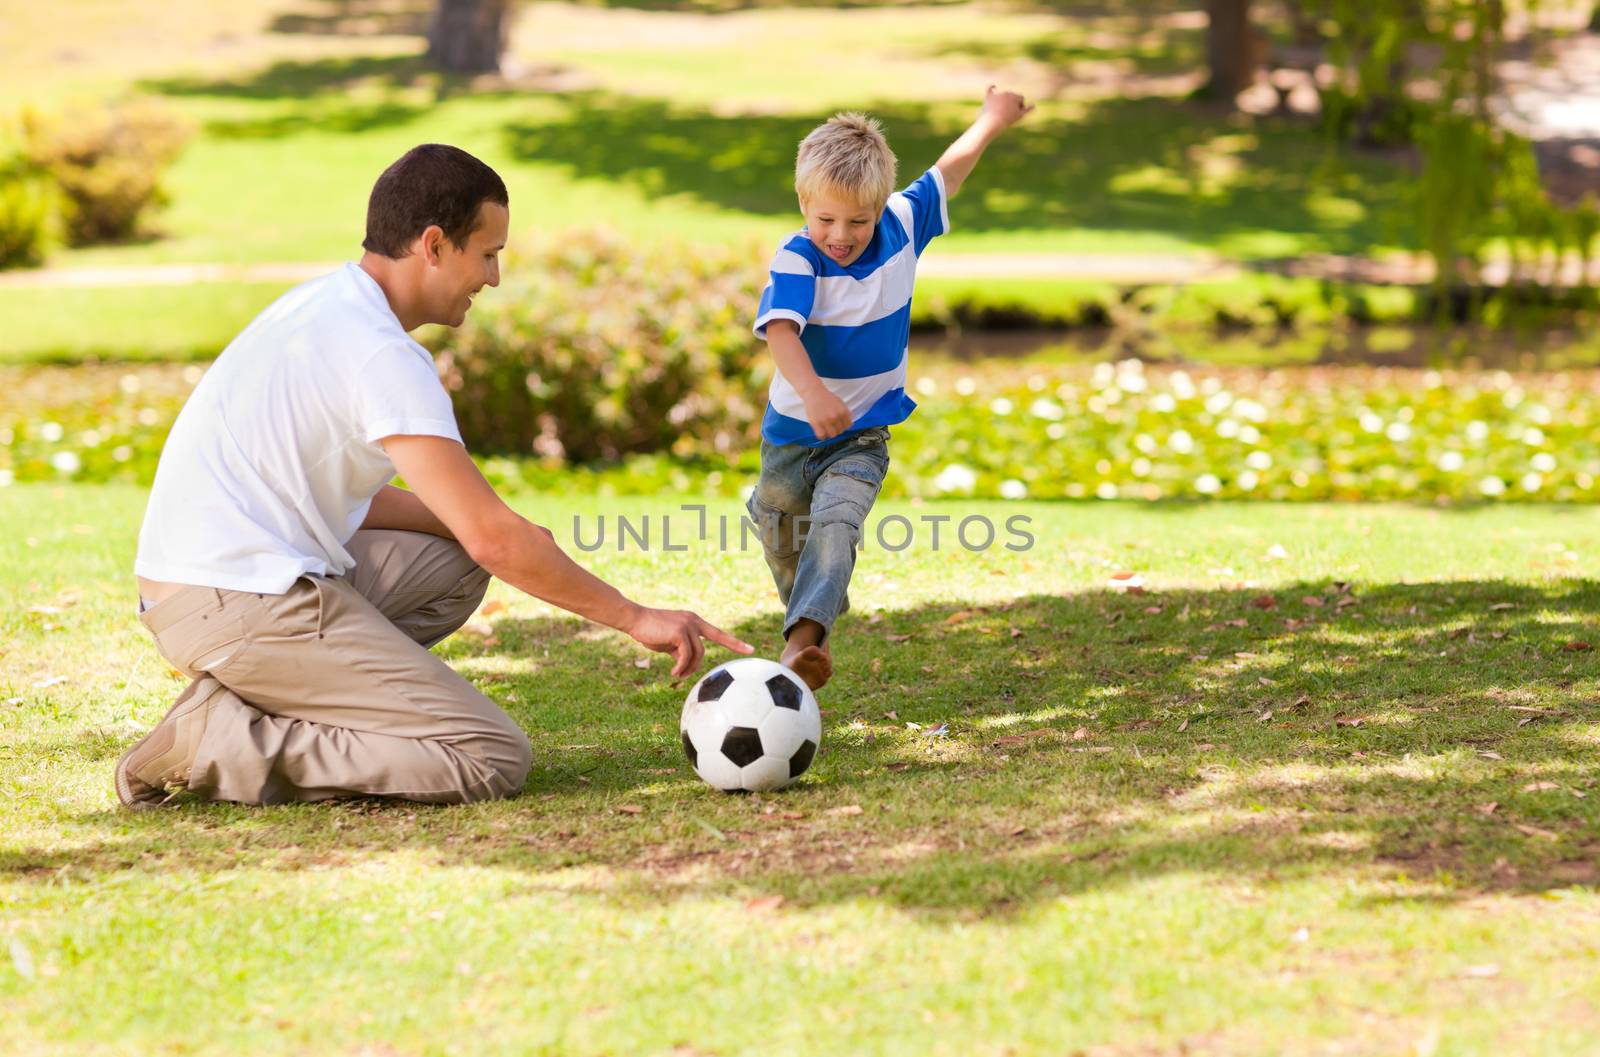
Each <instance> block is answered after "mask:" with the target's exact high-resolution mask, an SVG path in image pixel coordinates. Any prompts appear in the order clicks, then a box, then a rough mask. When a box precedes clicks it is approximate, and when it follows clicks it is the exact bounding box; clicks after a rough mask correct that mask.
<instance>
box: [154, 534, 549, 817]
mask: <svg viewBox="0 0 1600 1057" xmlns="http://www.w3.org/2000/svg"><path fill="white" fill-rule="evenodd" d="M346 547H347V549H348V550H349V551H350V553H351V554H352V555H353V556H354V557H355V559H356V566H355V568H354V569H352V570H350V571H349V572H348V573H346V574H344V575H343V576H338V577H323V576H303V577H301V578H300V579H299V580H297V581H295V583H294V585H293V586H292V587H291V588H290V589H289V590H288V591H287V592H285V593H284V594H281V595H258V594H254V593H252V592H245V591H228V590H219V589H217V588H211V587H189V588H185V589H184V590H182V591H179V592H177V593H176V594H174V595H172V596H170V597H168V598H166V599H164V600H163V601H162V602H160V603H158V604H157V605H155V606H152V607H151V608H150V609H148V610H146V611H145V612H144V613H142V614H140V619H141V620H142V621H143V622H144V624H145V626H146V627H147V628H149V629H150V632H151V634H153V635H154V636H155V640H156V645H157V647H158V648H159V649H160V650H161V653H162V655H163V656H164V657H166V659H167V660H168V661H170V662H171V663H172V665H173V666H174V667H176V668H177V669H179V670H180V671H182V672H183V673H184V674H185V675H187V676H189V677H190V678H191V679H193V680H194V681H193V682H192V683H190V684H189V687H188V689H186V690H184V692H183V695H182V697H180V698H179V700H183V698H186V697H189V696H190V695H194V694H201V695H205V696H208V697H211V698H213V699H214V700H213V701H212V703H211V706H210V708H211V711H210V717H209V719H208V720H207V722H206V728H205V734H204V735H203V737H202V738H201V741H200V748H199V752H198V754H197V755H196V757H195V761H194V767H193V769H192V770H191V773H190V778H189V789H190V791H192V792H195V793H198V794H200V795H201V796H204V797H207V798H209V799H212V800H229V801H235V802H238V803H242V804H279V803H285V802H288V801H296V800H326V799H330V798H333V797H340V796H385V797H398V798H401V799H405V800H417V801H422V802H425V803H435V804H460V803H467V802H469V801H474V800H489V799H494V798H498V797H503V796H507V795H509V794H511V793H513V792H515V791H516V790H517V789H518V788H520V787H521V785H522V783H523V781H524V780H525V779H526V778H527V776H528V769H529V767H530V766H531V763H532V751H531V749H530V747H529V744H528V737H527V735H526V734H524V733H523V732H522V730H521V728H520V727H518V726H517V724H516V723H515V721H513V720H512V719H511V717H509V716H507V715H506V714H505V713H504V712H502V711H501V710H500V709H499V708H498V707H497V706H496V705H495V704H494V702H492V701H490V700H489V699H488V698H487V697H485V696H484V695H483V694H481V693H479V692H478V690H477V689H476V688H474V687H473V686H472V684H470V683H468V682H467V681H466V680H465V679H463V678H462V677H461V676H459V675H457V674H456V673H455V671H454V670H452V669H451V668H450V666H449V665H447V664H445V663H444V662H443V661H442V660H440V659H439V658H438V657H435V656H434V655H433V654H432V653H429V652H428V647H429V646H432V645H433V644H434V643H436V642H438V641H439V640H441V639H443V638H444V637H445V636H446V635H449V634H450V633H451V632H452V631H454V630H456V629H457V628H458V627H460V626H461V625H462V624H463V623H465V622H466V620H467V618H468V617H469V616H471V615H472V613H473V611H474V610H476V609H477V607H478V604H479V603H480V602H482V601H483V594H484V591H485V590H486V589H487V588H488V585H489V574H488V573H487V572H485V571H484V570H483V569H482V568H480V567H479V566H478V565H477V564H476V563H475V562H473V561H472V559H471V558H470V557H468V556H467V553H466V551H465V550H463V549H462V548H461V546H460V545H459V544H457V543H455V542H453V541H451V540H446V539H441V538H439V537H437V536H430V535H427V534H425V533H421V532H401V531H394V530H388V529H374V530H363V531H360V532H357V533H356V534H355V536H354V537H353V538H352V539H351V541H350V542H349V543H348V544H346Z"/></svg>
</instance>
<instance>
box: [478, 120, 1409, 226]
mask: <svg viewBox="0 0 1600 1057" xmlns="http://www.w3.org/2000/svg"><path fill="white" fill-rule="evenodd" d="M567 101H568V102H569V103H570V105H571V111H570V116H569V118H568V119H567V120H565V121H553V122H547V123H538V124H535V123H524V124H516V123H513V124H511V125H510V126H508V128H507V130H506V135H507V138H508V142H509V146H510V149H511V151H512V152H513V153H514V154H515V155H516V156H517V157H519V158H522V159H524V160H527V161H531V162H542V163H546V164H554V165H560V166H563V167H565V168H567V169H569V170H570V171H571V172H572V173H573V174H574V175H576V176H580V177H587V178H602V179H608V180H616V181H620V182H625V183H631V184H634V185H635V186H637V187H639V188H640V189H641V190H642V191H644V192H645V193H647V194H650V195H656V196H667V195H687V196H690V197H693V198H696V199H699V200H701V201H704V202H707V203H709V204H712V205H716V206H720V207H723V208H728V209H738V210H743V211H746V212H750V213H758V214H773V213H791V212H792V213H795V214H796V216H797V217H798V211H797V209H796V206H795V201H794V192H793V190H792V187H793V178H794V173H793V167H794V150H795V144H796V143H798V142H799V141H800V139H801V138H802V137H804V136H805V134H806V133H807V132H809V131H810V130H811V129H812V128H814V127H815V126H816V125H817V124H818V123H820V122H822V121H824V120H826V119H827V117H828V116H829V113H828V112H821V111H819V112H815V113H803V114H792V115H773V114H747V115H740V116H737V117H721V116H718V115H715V114H712V113H710V112H707V111H704V110H699V109H689V108H683V107H677V106H674V105H672V104H671V103H670V102H668V101H665V100H658V99H638V98H629V97H621V96H612V95H609V94H605V93H599V92H587V93H572V94H571V95H569V96H568V97H567ZM869 109H870V110H871V111H872V112H873V113H874V114H875V115H876V116H878V117H879V118H881V119H882V120H883V122H884V125H885V130H886V132H887V134H888V136H889V141H890V143H891V144H892V145H893V146H894V149H895V152H896V153H897V154H898V156H899V157H900V159H901V168H902V172H901V180H902V182H909V181H910V179H912V178H913V177H915V176H916V175H917V174H918V173H920V172H921V171H922V170H923V168H924V167H926V166H928V165H931V164H932V163H933V161H934V160H935V159H936V158H938V156H939V154H940V153H941V152H942V151H943V149H944V148H945V147H946V146H947V145H948V144H949V142H950V140H951V139H952V138H953V137H954V136H955V135H956V134H957V133H958V132H959V131H960V125H961V123H962V121H963V120H964V117H965V115H966V110H965V109H964V108H963V109H960V110H959V112H956V111H954V110H951V109H950V108H948V107H945V108H936V107H932V106H927V105H920V104H905V103H883V104H879V105H875V106H871V107H870V108H869ZM985 158H986V160H985V165H984V168H985V171H986V172H988V173H989V175H988V176H987V177H986V178H985V179H984V180H982V181H979V182H978V183H977V184H975V185H974V188H973V190H971V191H968V192H967V193H966V194H965V195H963V196H962V197H961V199H960V202H959V205H957V206H955V207H954V208H953V210H952V212H953V218H952V219H953V224H954V225H955V226H956V227H957V228H958V229H959V230H962V231H968V232H974V231H983V232H993V231H1015V230H1030V229H1051V228H1084V229H1090V230H1096V229H1099V230H1116V231H1140V230H1144V231H1151V232H1162V233H1165V234H1167V235H1171V236H1177V237H1181V238H1185V239H1188V240H1192V241H1195V242H1198V243H1202V244H1214V243H1218V242H1220V241H1222V240H1224V239H1226V238H1229V237H1233V236H1248V235H1251V234H1254V233H1256V232H1260V231H1277V232H1286V233H1291V234H1293V235H1295V236H1298V237H1299V238H1301V239H1309V240H1311V243H1312V244H1313V245H1314V246H1316V247H1319V248H1322V249H1325V250H1327V251H1328V252H1355V251H1358V250H1361V249H1364V248H1367V247H1370V246H1372V245H1374V244H1376V243H1378V242H1380V241H1387V238H1388V237H1390V236H1392V232H1390V231H1387V230H1385V224H1384V223H1383V220H1382V218H1383V217H1384V216H1385V215H1390V214H1393V211H1394V210H1395V209H1396V208H1397V207H1398V205H1399V204H1400V202H1401V198H1402V191H1403V187H1402V179H1401V177H1402V174H1401V172H1400V170H1398V169H1396V168H1393V167H1389V166H1384V165H1381V164H1378V163H1371V162H1367V161H1351V162H1350V163H1349V164H1350V165H1351V166H1352V171H1351V173H1350V176H1351V180H1352V181H1354V180H1355V179H1356V177H1357V176H1358V175H1359V177H1360V185H1359V188H1357V186H1356V184H1355V183H1354V182H1352V183H1351V184H1350V193H1351V195H1353V196H1358V197H1359V199H1360V201H1361V203H1362V204H1361V206H1360V207H1358V208H1356V209H1355V210H1354V211H1347V212H1345V213H1338V214H1330V212H1329V211H1328V209H1327V208H1326V205H1325V203H1324V202H1323V201H1321V198H1322V196H1324V195H1325V192H1326V188H1327V186H1328V183H1327V182H1326V181H1325V180H1324V179H1323V178H1322V177H1319V176H1318V170H1319V167H1321V166H1322V165H1324V164H1325V163H1326V162H1327V160H1328V156H1327V153H1326V145H1325V143H1324V142H1323V141H1322V140H1321V139H1320V138H1319V137H1318V136H1317V135H1316V134H1315V133H1314V132H1311V131H1309V130H1307V129H1305V128H1303V127H1301V126H1299V125H1296V124H1293V123H1284V122H1277V121H1273V120H1260V119H1258V120H1246V119H1241V118H1238V117H1236V116H1230V115H1227V114H1223V113H1220V112H1216V111H1212V110H1207V109H1203V108H1197V107H1191V106H1188V105H1185V104H1182V103H1177V102H1173V101H1171V100H1159V99H1142V100H1141V99H1132V100H1115V99H1113V100H1106V101H1104V102H1100V103H1094V104H1090V105H1088V106H1087V108H1086V110H1085V112H1084V114H1083V116H1082V117H1081V119H1076V120H1062V119H1050V118H1047V117H1046V116H1045V115H1044V114H1040V115H1037V116H1036V118H1035V119H1033V120H1031V121H1030V124H1029V127H1028V131H1027V134H1026V135H1016V136H1008V137H1005V138H1003V139H1001V140H999V141H998V142H996V143H995V144H994V146H993V147H991V148H990V150H989V153H988V154H987V155H986V156H985ZM1358 170H1359V171H1358ZM1020 174H1026V175H1025V176H1023V175H1020ZM797 225H798V221H797Z"/></svg>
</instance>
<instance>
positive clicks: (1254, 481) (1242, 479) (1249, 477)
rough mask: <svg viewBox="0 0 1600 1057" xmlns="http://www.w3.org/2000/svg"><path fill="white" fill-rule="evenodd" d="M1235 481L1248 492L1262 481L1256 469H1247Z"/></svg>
mask: <svg viewBox="0 0 1600 1057" xmlns="http://www.w3.org/2000/svg"><path fill="white" fill-rule="evenodd" d="M1234 483H1235V484H1237V485H1238V486H1239V487H1240V488H1241V489H1242V490H1244V491H1246V492H1248V491H1251V490H1252V489H1254V488H1255V486H1256V485H1258V484H1260V483H1261V478H1260V477H1258V476H1257V475H1256V472H1255V471H1254V470H1246V471H1244V472H1243V473H1241V474H1240V475H1239V476H1238V478H1237V479H1236V480H1235V482H1234Z"/></svg>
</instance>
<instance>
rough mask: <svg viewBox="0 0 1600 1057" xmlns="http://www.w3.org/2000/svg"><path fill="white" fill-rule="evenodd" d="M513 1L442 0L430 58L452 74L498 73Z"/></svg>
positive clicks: (430, 31) (430, 35) (432, 28)
mask: <svg viewBox="0 0 1600 1057" xmlns="http://www.w3.org/2000/svg"><path fill="white" fill-rule="evenodd" d="M510 6H511V5H510V0H439V7H438V9H437V10H436V11H435V12H434V14H433V23H432V25H430V26H429V27H428V58H429V59H430V60H432V61H433V63H434V65H436V66H438V67H439V68H440V69H441V70H445V71H447V72H449V73H499V72H500V53H501V52H502V51H504V50H505V45H506V22H507V19H506V9H507V8H508V7H510Z"/></svg>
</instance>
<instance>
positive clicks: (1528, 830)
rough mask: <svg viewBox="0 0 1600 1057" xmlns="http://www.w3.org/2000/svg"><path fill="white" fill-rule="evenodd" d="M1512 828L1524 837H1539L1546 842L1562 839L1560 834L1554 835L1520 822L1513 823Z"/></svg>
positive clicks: (1548, 831)
mask: <svg viewBox="0 0 1600 1057" xmlns="http://www.w3.org/2000/svg"><path fill="white" fill-rule="evenodd" d="M1511 828H1512V829H1515V830H1516V831H1517V832H1518V833H1520V834H1522V835H1523V836H1524V837H1539V838H1542V839H1544V840H1560V839H1561V835H1560V834H1559V833H1552V832H1551V831H1550V830H1547V829H1540V828H1539V827H1538V826H1525V825H1523V824H1522V823H1520V822H1513V823H1512V824H1511Z"/></svg>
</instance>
